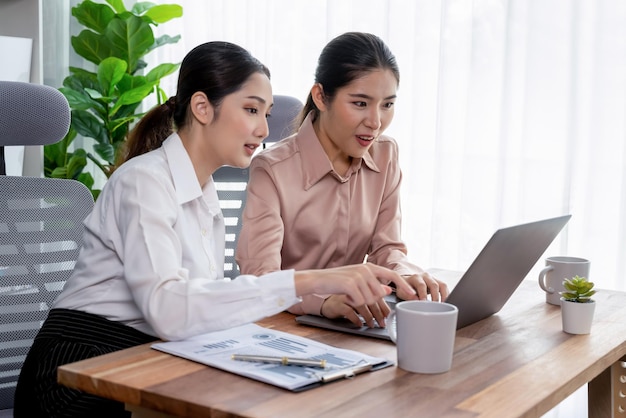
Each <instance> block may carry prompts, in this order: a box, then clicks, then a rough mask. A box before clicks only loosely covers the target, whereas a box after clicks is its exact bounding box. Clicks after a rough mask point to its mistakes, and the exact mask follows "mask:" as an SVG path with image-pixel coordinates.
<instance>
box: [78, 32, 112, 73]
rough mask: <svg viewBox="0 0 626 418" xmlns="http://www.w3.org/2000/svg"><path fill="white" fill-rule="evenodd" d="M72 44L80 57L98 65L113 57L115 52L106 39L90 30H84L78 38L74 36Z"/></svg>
mask: <svg viewBox="0 0 626 418" xmlns="http://www.w3.org/2000/svg"><path fill="white" fill-rule="evenodd" d="M71 42H72V47H73V48H74V51H76V53H77V54H78V55H80V56H81V57H83V58H85V59H86V60H87V61H91V62H93V63H94V64H96V65H98V64H100V62H101V61H102V60H103V59H105V58H107V57H110V56H111V55H113V50H112V48H111V45H110V44H109V42H108V40H107V39H106V37H105V36H104V35H99V34H97V33H95V32H92V31H90V30H83V31H81V32H80V33H79V34H78V36H72V39H71Z"/></svg>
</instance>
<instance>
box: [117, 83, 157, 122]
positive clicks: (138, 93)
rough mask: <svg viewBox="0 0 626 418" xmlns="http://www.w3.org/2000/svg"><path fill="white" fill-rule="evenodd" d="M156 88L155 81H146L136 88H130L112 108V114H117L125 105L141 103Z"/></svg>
mask: <svg viewBox="0 0 626 418" xmlns="http://www.w3.org/2000/svg"><path fill="white" fill-rule="evenodd" d="M153 90H154V83H146V84H144V85H143V86H139V87H136V88H134V89H131V90H128V91H127V92H124V93H122V95H121V96H120V98H119V99H118V100H117V102H116V103H115V105H114V106H113V109H111V114H113V115H115V113H116V112H117V110H118V109H119V108H120V107H121V106H123V105H128V104H134V103H139V102H141V101H142V100H143V99H145V98H146V97H148V95H149V94H150V93H152V91H153Z"/></svg>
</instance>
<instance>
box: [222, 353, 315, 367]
mask: <svg viewBox="0 0 626 418" xmlns="http://www.w3.org/2000/svg"><path fill="white" fill-rule="evenodd" d="M230 358H232V359H233V360H240V361H252V362H256V363H276V364H282V365H283V366H290V365H291V366H308V367H321V368H322V369H324V368H326V360H316V359H308V358H294V357H274V356H259V355H254V354H253V355H248V354H233V355H231V356H230Z"/></svg>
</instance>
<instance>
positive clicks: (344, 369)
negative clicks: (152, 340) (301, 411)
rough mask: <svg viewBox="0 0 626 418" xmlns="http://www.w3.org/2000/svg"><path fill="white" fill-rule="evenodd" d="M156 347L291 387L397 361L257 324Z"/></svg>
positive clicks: (298, 388) (303, 386)
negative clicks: (275, 360) (301, 363)
mask: <svg viewBox="0 0 626 418" xmlns="http://www.w3.org/2000/svg"><path fill="white" fill-rule="evenodd" d="M152 348H154V349H156V350H159V351H163V352H166V353H169V354H173V355H175V356H179V357H183V358H186V359H188V360H193V361H196V362H198V363H202V364H206V365H209V366H212V367H215V368H218V369H222V370H226V371H228V372H231V373H235V374H239V375H242V376H246V377H249V378H251V379H256V380H259V381H262V382H265V383H269V384H272V385H275V386H278V387H282V388H284V389H288V390H291V391H302V390H306V389H310V388H312V387H316V386H319V385H320V384H322V383H324V382H330V381H334V380H338V379H343V378H348V377H352V376H354V375H355V374H358V373H360V372H363V371H374V370H379V369H381V368H384V367H388V366H392V365H393V362H391V361H388V360H386V359H384V358H378V357H372V356H368V355H366V354H363V353H359V352H357V351H353V350H344V349H340V348H336V347H333V346H330V345H327V344H322V343H319V342H317V341H314V340H311V339H309V338H303V337H300V336H297V335H293V334H289V333H286V332H282V331H277V330H274V329H269V328H264V327H261V326H259V325H256V324H247V325H242V326H239V327H235V328H231V329H228V330H224V331H217V332H212V333H208V334H203V335H199V336H196V337H193V338H189V339H186V340H182V341H170V342H163V343H156V344H153V345H152ZM233 355H251V356H270V357H272V358H278V359H282V358H284V359H291V358H293V359H304V358H306V359H313V360H319V361H323V364H325V367H309V366H298V365H292V364H286V365H285V364H280V363H276V364H274V363H264V362H251V361H239V360H233Z"/></svg>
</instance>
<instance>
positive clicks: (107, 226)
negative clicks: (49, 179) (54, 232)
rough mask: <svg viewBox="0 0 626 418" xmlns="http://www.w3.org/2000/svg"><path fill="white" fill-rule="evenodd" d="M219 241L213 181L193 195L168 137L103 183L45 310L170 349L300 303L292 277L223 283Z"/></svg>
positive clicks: (185, 167) (182, 157)
mask: <svg viewBox="0 0 626 418" xmlns="http://www.w3.org/2000/svg"><path fill="white" fill-rule="evenodd" d="M224 234H225V230H224V218H223V216H222V212H221V209H220V206H219V200H218V197H217V191H216V189H215V185H214V183H213V181H212V180H210V181H209V182H208V183H207V184H206V185H205V186H204V187H201V186H200V184H199V182H198V180H197V177H196V174H195V171H194V169H193V166H192V163H191V160H190V158H189V155H188V154H187V151H186V150H185V148H184V146H183V144H182V142H181V140H180V137H179V136H178V135H177V134H172V135H171V136H170V137H169V138H168V139H166V140H165V142H164V143H163V145H162V147H161V148H159V149H157V150H154V151H152V152H149V153H146V154H144V155H141V156H138V157H135V158H133V159H131V160H130V161H128V162H127V163H125V164H124V165H122V166H121V167H120V168H119V169H117V170H116V171H115V173H114V174H113V175H112V176H111V178H110V179H109V180H108V181H107V183H106V184H105V187H104V188H103V190H102V193H101V194H100V196H99V197H98V199H97V201H96V204H95V207H94V209H93V212H92V213H91V214H90V215H89V216H88V217H87V219H86V220H85V234H84V243H83V247H82V249H81V252H80V256H79V259H78V262H77V264H76V267H75V270H74V273H73V275H72V277H71V278H70V279H69V280H68V282H67V283H66V285H65V287H64V290H63V292H62V293H61V294H60V295H59V297H58V298H57V300H56V302H55V305H54V307H55V308H65V309H76V310H80V311H84V312H88V313H92V314H96V315H100V316H103V317H105V318H107V319H109V320H113V321H119V322H122V323H124V324H126V325H129V326H132V327H134V328H136V329H138V330H140V331H142V332H145V333H147V334H150V335H154V336H156V337H159V338H163V339H166V340H176V339H182V338H186V337H189V336H193V335H197V334H201V333H204V332H210V331H214V330H220V329H225V328H228V327H232V326H236V325H241V324H244V323H247V322H253V321H256V320H259V319H261V318H263V317H266V316H269V315H273V314H275V313H278V312H281V311H283V310H284V309H286V308H287V307H289V306H290V305H292V304H295V303H298V302H299V301H300V299H299V298H297V297H296V295H295V285H294V272H293V270H287V271H279V272H275V273H271V274H267V275H265V276H263V278H258V277H256V276H252V275H242V276H239V277H238V278H236V279H235V280H232V281H229V280H228V279H226V280H225V279H224V272H223V270H224ZM268 278H269V279H270V280H268Z"/></svg>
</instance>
